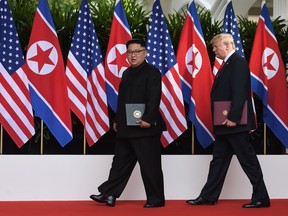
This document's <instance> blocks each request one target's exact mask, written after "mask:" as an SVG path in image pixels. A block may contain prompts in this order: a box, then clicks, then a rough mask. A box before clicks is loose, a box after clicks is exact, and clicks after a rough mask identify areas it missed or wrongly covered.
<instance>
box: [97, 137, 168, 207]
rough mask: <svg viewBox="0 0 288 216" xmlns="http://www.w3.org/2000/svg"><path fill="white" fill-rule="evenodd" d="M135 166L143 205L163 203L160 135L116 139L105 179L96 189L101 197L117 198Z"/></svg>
mask: <svg viewBox="0 0 288 216" xmlns="http://www.w3.org/2000/svg"><path fill="white" fill-rule="evenodd" d="M137 161H138V162H139V165H140V171H141V176H142V180H143V183H144V188H145V192H146V196H147V203H158V202H164V200H165V198H164V183H163V173H162V165H161V143H160V135H159V136H158V135H157V136H150V137H139V138H130V139H118V140H117V143H116V146H115V155H114V157H113V162H112V167H111V169H110V174H109V178H108V180H107V181H106V182H104V183H103V184H102V185H100V186H99V187H98V190H99V192H100V193H102V194H106V195H112V196H116V197H120V195H121V193H122V192H123V190H124V188H125V186H126V185H127V182H128V180H129V178H130V176H131V174H132V171H133V169H134V167H135V165H136V163H137Z"/></svg>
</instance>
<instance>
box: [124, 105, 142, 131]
mask: <svg viewBox="0 0 288 216" xmlns="http://www.w3.org/2000/svg"><path fill="white" fill-rule="evenodd" d="M125 108H126V122H127V126H135V125H137V126H139V123H137V121H138V120H141V118H142V116H143V114H144V111H145V104H125Z"/></svg>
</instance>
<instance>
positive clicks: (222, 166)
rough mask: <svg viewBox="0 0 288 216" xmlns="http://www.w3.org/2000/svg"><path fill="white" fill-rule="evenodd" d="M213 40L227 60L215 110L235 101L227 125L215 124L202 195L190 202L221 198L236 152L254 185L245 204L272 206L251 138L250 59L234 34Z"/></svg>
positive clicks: (217, 82) (217, 88)
mask: <svg viewBox="0 0 288 216" xmlns="http://www.w3.org/2000/svg"><path fill="white" fill-rule="evenodd" d="M211 43H212V45H213V51H214V53H215V55H216V57H218V58H220V59H222V60H224V62H225V64H224V65H223V67H222V68H221V69H220V70H219V71H218V74H217V75H216V78H215V80H214V83H213V86H212V90H211V107H212V111H213V109H214V107H213V104H214V102H215V101H232V103H231V108H230V111H229V113H228V116H227V119H226V120H225V121H224V122H223V125H220V126H214V134H215V136H216V139H215V143H214V149H213V159H212V161H211V163H210V169H209V174H208V178H207V182H206V184H205V186H204V187H203V189H202V191H201V193H200V196H199V197H198V198H196V199H194V200H187V201H186V202H187V203H188V204H191V205H213V204H215V202H217V200H218V199H219V196H220V193H221V190H222V187H223V184H224V180H225V177H226V173H227V170H228V168H229V165H230V162H231V159H232V156H233V154H235V155H236V157H237V159H238V161H239V162H240V165H241V167H242V169H243V170H244V172H245V174H246V175H247V177H248V178H249V180H250V182H251V184H252V186H253V193H252V200H251V202H250V203H248V204H244V205H243V206H242V207H243V208H260V207H269V206H270V199H269V196H268V193H267V189H266V186H265V183H264V180H263V174H262V171H261V167H260V164H259V161H258V159H257V155H256V153H255V151H254V148H253V146H252V145H251V143H250V142H249V131H251V130H253V129H255V118H254V112H253V107H252V99H251V82H250V69H249V66H248V63H247V62H246V60H245V59H244V58H243V57H241V56H240V55H238V54H237V53H236V52H235V44H234V41H233V37H232V36H231V35H230V34H225V33H222V34H219V35H216V36H215V37H214V38H213V39H212V40H211ZM245 101H247V102H248V107H247V109H248V113H247V116H248V123H247V124H246V125H240V124H239V122H240V119H241V116H242V110H243V107H244V103H245ZM212 113H213V112H212Z"/></svg>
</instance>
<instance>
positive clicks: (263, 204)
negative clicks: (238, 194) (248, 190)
mask: <svg viewBox="0 0 288 216" xmlns="http://www.w3.org/2000/svg"><path fill="white" fill-rule="evenodd" d="M242 207H243V208H268V207H270V202H251V203H248V204H244V205H243V206H242Z"/></svg>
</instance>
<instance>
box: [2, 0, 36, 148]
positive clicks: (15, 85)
mask: <svg viewBox="0 0 288 216" xmlns="http://www.w3.org/2000/svg"><path fill="white" fill-rule="evenodd" d="M0 35H1V37H0V123H1V125H2V126H3V127H4V129H5V130H6V131H7V132H8V134H9V135H10V136H11V138H12V139H13V140H14V142H15V143H16V145H17V146H18V147H21V146H23V145H24V144H25V143H26V142H27V141H28V140H29V139H30V138H31V137H32V136H33V135H34V133H35V129H34V118H33V111H32V105H31V102H30V94H29V89H28V80H27V77H26V75H25V73H24V72H23V70H22V68H21V66H22V65H23V64H24V56H23V53H22V50H21V45H20V42H19V38H18V34H17V32H16V27H15V24H14V21H13V18H12V13H11V10H10V6H9V4H8V2H7V0H0Z"/></svg>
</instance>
